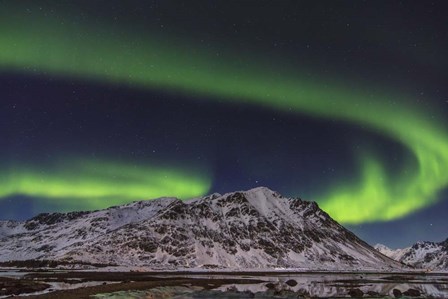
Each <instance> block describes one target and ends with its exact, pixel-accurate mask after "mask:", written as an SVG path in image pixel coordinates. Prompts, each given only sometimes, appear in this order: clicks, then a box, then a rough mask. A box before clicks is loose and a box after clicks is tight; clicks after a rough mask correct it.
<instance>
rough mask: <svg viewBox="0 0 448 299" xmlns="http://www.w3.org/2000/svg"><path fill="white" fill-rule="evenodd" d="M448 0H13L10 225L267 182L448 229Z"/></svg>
mask: <svg viewBox="0 0 448 299" xmlns="http://www.w3.org/2000/svg"><path fill="white" fill-rule="evenodd" d="M447 15H448V4H447V3H446V2H445V1H439V2H437V1H436V2H433V1H308V2H302V1H274V0H273V1H261V0H257V1H167V0H165V1H0V145H1V146H0V219H17V220H23V219H27V218H29V217H32V216H34V215H36V214H37V213H41V212H53V211H71V210H94V209H100V208H106V207H109V206H112V205H117V204H123V203H127V202H131V201H135V200H142V199H151V198H156V197H160V196H176V197H179V198H182V199H188V198H192V197H196V196H201V195H206V194H210V193H213V192H219V193H225V192H231V191H236V190H246V189H250V188H253V187H257V186H267V187H269V188H271V189H273V190H276V191H279V192H280V193H282V194H283V195H285V196H295V197H301V198H303V199H306V200H314V201H317V202H318V203H319V205H320V207H321V208H323V209H324V210H325V211H327V212H328V213H329V214H330V215H331V216H332V217H333V218H335V219H336V220H338V221H339V222H341V223H342V224H343V225H345V226H347V227H348V228H350V229H352V230H353V231H354V232H355V233H356V234H358V235H359V236H360V237H361V238H363V239H365V240H366V241H367V242H369V243H371V244H375V243H378V242H380V243H384V244H386V245H388V246H391V247H403V246H409V245H410V244H412V243H414V242H416V241H418V240H430V241H442V240H444V239H446V238H447V237H448V221H447V220H446V215H447V212H448V84H447V83H448V58H447V53H448V18H447Z"/></svg>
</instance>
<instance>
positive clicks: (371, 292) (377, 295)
mask: <svg viewBox="0 0 448 299" xmlns="http://www.w3.org/2000/svg"><path fill="white" fill-rule="evenodd" d="M367 295H369V296H370V297H379V296H380V294H379V293H378V292H375V291H368V292H367Z"/></svg>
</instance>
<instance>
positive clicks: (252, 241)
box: [0, 187, 401, 270]
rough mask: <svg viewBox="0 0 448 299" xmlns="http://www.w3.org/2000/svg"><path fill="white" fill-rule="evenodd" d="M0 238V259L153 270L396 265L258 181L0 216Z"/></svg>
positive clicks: (312, 206) (308, 206) (308, 205)
mask: <svg viewBox="0 0 448 299" xmlns="http://www.w3.org/2000/svg"><path fill="white" fill-rule="evenodd" d="M0 238H1V244H2V246H1V248H2V249H1V252H0V253H1V254H0V261H8V260H28V259H45V260H48V259H53V260H54V259H55V260H62V261H76V262H89V263H105V264H118V265H125V266H147V267H149V268H154V269H179V268H206V269H210V268H230V269H249V268H260V269H274V268H301V269H323V270H357V269H372V270H391V269H398V268H400V267H401V265H400V264H398V263H397V262H394V261H393V260H391V259H389V258H387V257H385V256H384V255H382V254H380V253H378V252H377V251H376V250H375V249H373V248H372V247H371V246H370V245H368V244H367V243H365V242H364V241H362V240H360V239H359V238H357V237H356V236H355V235H354V234H353V233H351V232H350V231H348V230H347V229H345V228H344V227H342V226H341V225H339V224H338V223H337V222H335V221H334V220H333V219H332V218H331V217H330V216H328V214H326V213H325V212H323V211H322V210H321V209H320V208H319V207H318V206H317V204H316V203H314V202H307V201H302V200H301V199H296V198H284V197H282V196H281V195H280V194H278V193H277V192H274V191H272V190H269V189H267V188H264V187H261V188H256V189H252V190H249V191H244V192H233V193H228V194H224V195H220V194H212V195H210V196H206V197H203V198H197V199H193V200H189V201H186V202H183V201H180V200H178V199H176V198H159V199H156V200H153V201H140V202H134V203H131V204H127V205H123V206H118V207H111V208H109V209H105V210H100V211H94V212H74V213H67V214H60V213H56V214H41V215H38V216H37V217H34V218H32V219H30V220H28V221H25V222H12V221H4V222H1V223H0Z"/></svg>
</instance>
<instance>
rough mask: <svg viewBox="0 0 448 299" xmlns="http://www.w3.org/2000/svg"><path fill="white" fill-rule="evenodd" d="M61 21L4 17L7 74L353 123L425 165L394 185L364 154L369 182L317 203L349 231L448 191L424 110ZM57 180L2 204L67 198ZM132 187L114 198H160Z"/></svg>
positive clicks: (241, 61) (438, 136) (439, 135)
mask: <svg viewBox="0 0 448 299" xmlns="http://www.w3.org/2000/svg"><path fill="white" fill-rule="evenodd" d="M11 16H13V17H11ZM61 20H62V21H64V20H63V19H59V20H52V19H51V18H39V17H36V16H30V15H27V16H24V15H22V14H18V13H8V12H7V11H5V12H1V13H0V28H1V29H0V45H1V47H0V70H1V69H3V70H14V71H21V72H27V73H33V72H38V73H48V74H51V75H59V76H64V77H71V78H82V79H89V80H94V81H99V82H107V83H113V84H126V85H130V86H136V87H144V88H157V89H163V90H169V91H174V92H178V93H181V94H189V95H190V94H194V95H198V96H204V97H207V98H208V99H210V100H217V101H218V100H220V101H224V100H226V101H229V102H240V103H246V104H254V105H261V106H263V107H270V108H273V109H278V110H282V111H286V112H296V113H301V114H307V115H311V116H313V117H318V118H331V119H338V120H341V121H345V122H349V123H354V124H357V125H360V126H364V127H365V128H367V129H369V130H372V131H375V132H377V133H380V134H382V135H384V136H387V137H388V138H392V139H393V140H397V141H399V142H400V143H402V144H403V145H404V146H405V147H406V148H407V149H408V150H409V151H410V152H411V153H412V154H413V155H414V157H415V160H416V167H415V168H414V169H412V170H411V171H403V173H402V174H401V175H399V176H397V177H394V178H388V175H387V173H386V171H385V169H384V167H383V166H382V164H381V162H380V161H378V160H377V159H374V158H373V157H372V156H369V155H361V153H359V154H360V160H361V162H362V164H361V167H362V170H361V173H362V177H361V178H360V180H359V181H358V182H356V183H354V182H339V184H338V185H336V187H335V188H333V189H331V190H329V191H328V192H327V193H326V194H324V195H322V196H321V197H319V198H316V200H317V201H318V202H319V203H320V205H321V206H322V208H323V209H324V210H326V211H327V212H328V213H329V214H330V215H332V216H333V217H334V218H335V219H337V220H338V221H341V222H343V223H351V224H356V223H363V222H374V221H387V220H391V219H396V218H399V217H403V216H405V215H407V214H409V213H411V212H414V211H417V210H418V209H421V208H423V207H426V206H428V205H430V204H432V203H435V202H436V201H437V195H438V192H439V191H441V190H442V189H443V188H445V187H446V186H447V185H448V184H447V183H448V135H447V134H446V128H445V124H444V122H443V121H440V120H437V119H435V118H432V117H431V116H430V115H429V114H428V113H427V112H425V111H424V110H422V109H421V107H417V106H413V105H411V104H410V101H409V99H407V98H406V96H404V95H397V94H394V93H393V92H386V91H383V92H381V93H377V92H374V91H372V90H370V89H369V88H362V87H356V88H354V87H353V86H352V85H356V84H354V83H353V82H346V83H334V82H333V83H328V82H326V81H324V82H315V81H311V80H309V79H306V78H304V77H303V76H301V75H300V72H299V71H298V70H295V69H293V68H292V67H289V68H285V67H281V66H275V65H272V64H270V63H268V62H267V60H265V61H262V60H260V59H258V58H257V59H246V57H244V54H239V55H232V54H229V53H222V52H221V53H220V55H216V52H215V51H211V50H208V51H206V50H203V49H199V48H198V47H196V45H195V44H194V43H192V42H186V41H183V40H180V39H174V38H173V39H171V40H169V39H166V38H162V37H160V36H159V37H158V36H156V35H151V34H147V33H146V34H138V33H135V34H134V35H132V34H130V33H129V32H118V31H114V30H113V29H112V28H109V31H108V30H105V27H104V26H101V27H99V28H93V27H91V26H88V24H80V23H79V22H78V23H77V24H73V23H72V22H69V21H66V22H62V21H61ZM407 100H408V102H407V104H405V103H406V101H407ZM23 173H24V174H26V173H27V172H26V171H24V172H23ZM56 177H57V176H56V175H55V176H54V177H53V176H52V180H53V179H54V182H50V183H48V184H45V185H44V186H42V187H41V188H38V190H39V191H37V190H36V191H34V190H33V188H31V185H35V184H36V183H37V177H36V176H35V175H33V174H32V175H30V176H27V175H23V176H21V177H20V180H21V183H22V184H24V185H27V184H29V185H30V187H29V188H20V190H19V189H18V188H14V185H15V184H16V183H15V182H13V181H9V182H8V184H10V185H11V186H13V187H12V188H10V186H9V185H6V186H5V185H4V184H3V186H2V187H1V188H2V190H0V194H2V196H5V195H7V194H12V193H14V192H19V191H22V192H23V191H27V192H29V193H27V194H29V195H42V196H50V197H58V195H60V194H58V192H57V191H54V190H62V189H63V188H59V187H60V186H61V185H59V184H60V183H59V181H58V180H57V179H56ZM176 182H177V183H180V182H179V181H176ZM129 184H130V185H129V186H130V187H129V190H127V189H126V186H125V185H124V183H123V185H122V186H121V187H120V190H121V191H120V194H115V195H117V196H118V195H125V194H129V195H128V196H131V195H130V194H132V195H135V196H138V197H144V198H148V197H151V196H153V195H154V192H153V191H151V190H152V189H151V188H149V187H148V188H140V186H141V185H139V186H137V188H136V189H133V188H132V187H131V186H132V182H130V183H129ZM106 185H107V184H105V185H101V184H100V185H96V184H93V185H91V187H89V191H80V190H78V191H76V190H77V189H79V188H70V186H69V184H65V187H68V188H69V189H76V190H73V192H75V191H76V192H86V194H85V195H83V196H88V195H89V194H88V193H89V192H92V193H95V192H96V190H100V191H98V192H99V193H101V194H99V195H104V196H107V195H109V194H108V193H107V189H108V188H107V187H105V188H104V194H102V191H101V190H103V189H102V187H104V186H106ZM187 185H190V184H189V183H188V182H187V183H186V184H185V186H187ZM85 186H89V185H88V184H86V185H85ZM182 186H183V185H182ZM200 187H204V186H203V185H201V184H199V185H198V188H197V189H196V191H197V192H192V193H201V192H207V191H208V190H207V188H200ZM97 188H98V189H97ZM4 190H7V191H6V192H5V191H4ZM8 190H9V191H8ZM133 190H135V191H136V192H135V194H134V193H133ZM157 190H159V189H157ZM160 190H162V189H160ZM128 191H129V192H128ZM184 191H187V189H185V190H184ZM200 191H201V192H200ZM145 192H146V193H145ZM156 193H157V192H156ZM157 194H158V195H162V194H161V192H159V193H157ZM63 195H68V194H63Z"/></svg>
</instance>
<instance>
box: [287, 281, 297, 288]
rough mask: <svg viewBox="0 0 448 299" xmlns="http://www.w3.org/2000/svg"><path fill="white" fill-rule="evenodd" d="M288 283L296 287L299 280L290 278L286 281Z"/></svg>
mask: <svg viewBox="0 0 448 299" xmlns="http://www.w3.org/2000/svg"><path fill="white" fill-rule="evenodd" d="M286 284H287V285H289V286H290V287H295V286H296V285H297V281H295V280H294V279H290V280H288V281H287V282H286Z"/></svg>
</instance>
